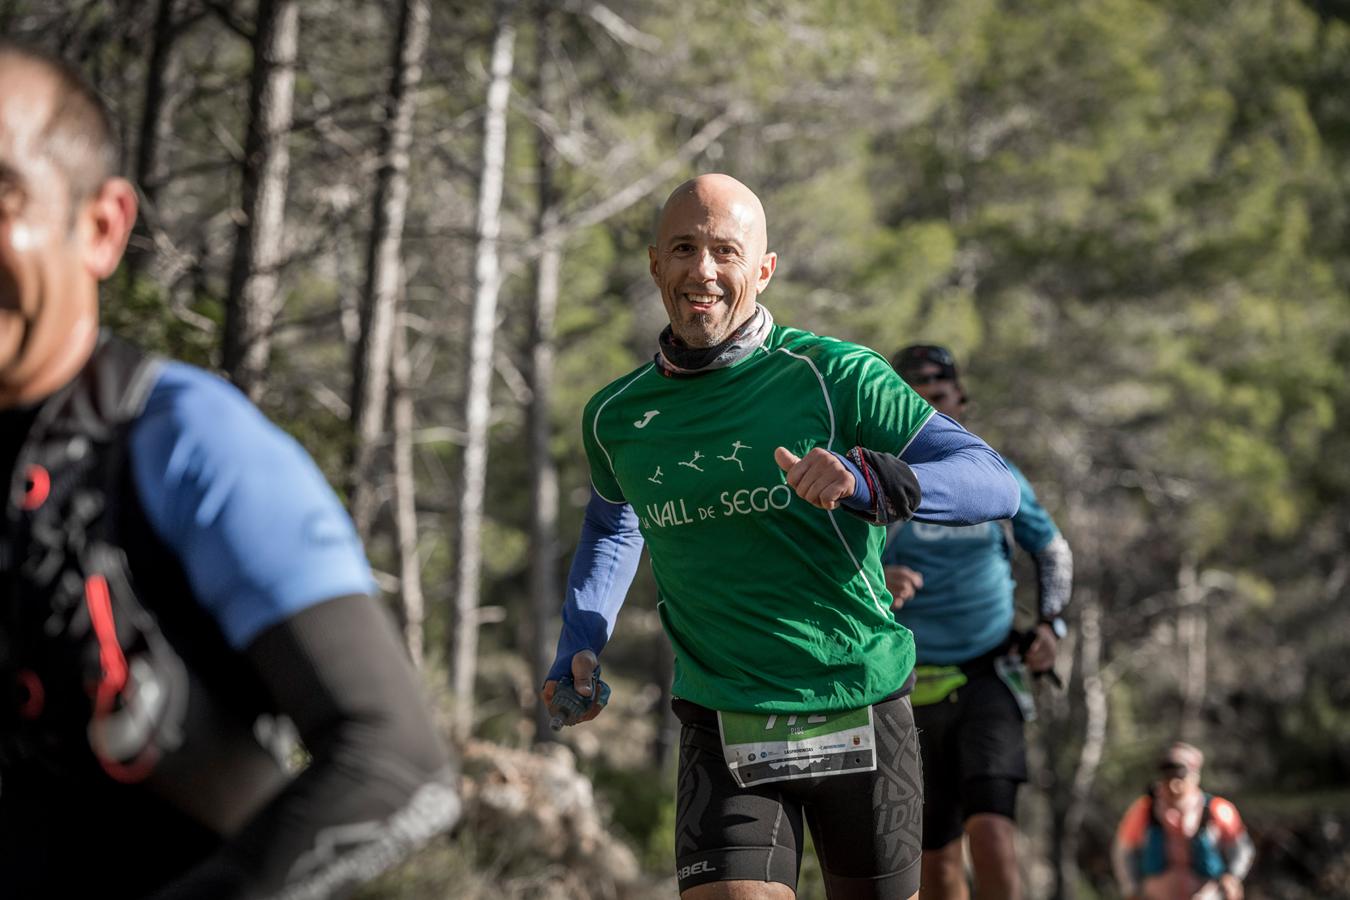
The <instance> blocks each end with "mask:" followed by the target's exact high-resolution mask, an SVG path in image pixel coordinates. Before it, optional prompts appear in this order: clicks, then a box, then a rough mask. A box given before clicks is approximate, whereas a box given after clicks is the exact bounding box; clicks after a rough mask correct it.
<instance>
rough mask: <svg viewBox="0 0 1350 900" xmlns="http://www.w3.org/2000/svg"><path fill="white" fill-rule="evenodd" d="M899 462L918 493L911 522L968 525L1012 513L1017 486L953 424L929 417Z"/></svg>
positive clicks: (984, 447) (994, 457) (989, 451)
mask: <svg viewBox="0 0 1350 900" xmlns="http://www.w3.org/2000/svg"><path fill="white" fill-rule="evenodd" d="M900 459H902V460H903V461H904V462H906V463H908V464H909V467H910V468H911V469H913V470H914V475H915V477H916V478H918V479H919V488H920V489H921V490H922V492H923V499H922V502H921V503H920V504H919V508H918V510H917V511H916V512H915V513H914V518H915V519H916V520H917V521H920V522H932V523H935V524H938V525H973V524H976V523H977V522H988V521H990V520H993V519H1010V518H1012V516H1013V515H1014V514H1015V513H1016V512H1017V504H1018V494H1019V492H1018V489H1017V481H1016V479H1014V478H1013V476H1012V473H1010V472H1009V471H1008V467H1007V465H1005V464H1004V462H1003V460H1002V458H1000V457H999V455H998V454H997V453H995V452H994V450H993V448H992V447H990V446H989V445H988V444H986V443H985V442H984V441H982V440H980V439H979V438H977V437H976V436H975V435H973V434H971V433H970V432H969V431H966V430H965V429H964V428H962V427H961V426H960V425H959V424H958V423H957V422H956V420H955V419H952V418H950V417H948V416H944V415H942V414H941V413H935V414H933V416H931V417H930V418H929V419H928V421H927V422H926V423H924V426H923V428H921V429H919V433H918V434H916V435H915V436H914V439H913V440H912V441H910V442H909V446H907V447H906V448H905V449H904V451H903V452H902V453H901V454H900Z"/></svg>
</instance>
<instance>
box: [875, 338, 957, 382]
mask: <svg viewBox="0 0 1350 900" xmlns="http://www.w3.org/2000/svg"><path fill="white" fill-rule="evenodd" d="M891 365H892V366H894V367H895V371H897V372H899V373H900V377H901V378H903V379H905V381H908V382H909V383H910V384H914V376H915V375H916V373H918V372H919V371H920V370H921V369H923V368H925V367H926V366H937V368H938V371H937V373H936V374H934V375H930V376H929V377H928V378H926V379H923V380H924V381H937V380H940V379H950V380H951V381H956V380H957V374H956V357H954V356H952V352H951V351H950V350H948V349H947V348H946V347H940V346H938V345H937V344H910V345H909V346H908V347H905V348H904V349H903V350H901V351H900V352H899V353H897V354H895V357H894V358H893V359H892V360H891Z"/></svg>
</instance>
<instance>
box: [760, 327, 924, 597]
mask: <svg viewBox="0 0 1350 900" xmlns="http://www.w3.org/2000/svg"><path fill="white" fill-rule="evenodd" d="M778 352H779V353H786V354H787V355H788V356H791V357H792V358H793V359H800V360H801V361H802V362H804V363H806V364H807V365H808V366H810V367H811V371H812V372H814V373H815V376H816V381H818V382H820V393H821V395H822V396H823V397H824V398H825V409H826V411H828V412H829V414H830V440H829V441H828V442H827V443H826V444H825V449H826V450H833V449H834V430H835V427H834V404H833V403H831V402H830V389H829V386H828V385H826V384H825V376H823V375H821V374H820V370H819V369H817V368H816V364H815V363H814V362H813V361H812V360H811V359H810V358H809V357H806V356H802V355H800V354H798V353H793V352H792V351H791V350H789V349H787V348H786V347H779V348H778ZM925 421H927V420H925ZM825 512H826V515H828V516H829V517H830V525H831V526H832V527H833V528H834V533H835V535H836V536H837V537H838V538H839V543H841V544H843V545H844V552H845V553H847V554H848V558H849V559H851V560H852V561H853V565H854V566H855V567H856V568H857V569H858V574H859V575H861V576H862V582H863V585H864V586H865V587H866V588H867V595H868V596H869V597H871V598H872V602H873V603H874V604H876V607H877V609H878V610H880V611H881V612H883V613H885V614H887V615H889V614H890V610H889V609H887V608H886V606H885V605H884V604H883V603H882V602H881V598H879V597H878V596H877V592H876V591H874V590H873V589H872V582H870V581H868V580H867V572H866V571H865V570H864V569H863V566H862V563H860V562H858V557H857V555H856V554H855V553H854V552H853V548H852V547H850V546H849V545H848V541H846V540H845V539H844V532H843V531H841V530H840V528H839V523H838V522H837V521H835V518H834V510H832V509H829V510H826V511H825Z"/></svg>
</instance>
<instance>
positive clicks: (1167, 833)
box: [1111, 742, 1255, 900]
mask: <svg viewBox="0 0 1350 900" xmlns="http://www.w3.org/2000/svg"><path fill="white" fill-rule="evenodd" d="M1204 762H1205V757H1204V754H1203V753H1201V752H1200V751H1199V750H1198V749H1196V748H1195V747H1192V746H1191V745H1190V744H1185V743H1181V742H1177V743H1175V744H1172V745H1171V746H1170V747H1168V748H1167V750H1166V751H1165V752H1164V753H1163V755H1162V758H1161V759H1160V760H1159V761H1158V774H1159V777H1158V780H1157V781H1155V782H1154V783H1153V786H1152V788H1151V789H1150V792H1149V794H1147V795H1145V796H1143V797H1140V798H1139V799H1138V800H1135V801H1134V803H1132V804H1131V805H1130V808H1129V809H1128V810H1127V811H1126V812H1125V816H1124V818H1122V819H1121V820H1120V826H1119V827H1118V828H1117V829H1116V840H1115V845H1114V847H1113V848H1112V851H1111V862H1112V864H1113V866H1114V867H1115V871H1116V880H1117V881H1118V882H1119V884H1120V891H1121V893H1122V894H1123V895H1124V896H1125V897H1126V898H1127V900H1241V898H1242V896H1243V891H1242V879H1243V878H1244V877H1246V875H1247V871H1248V870H1249V869H1250V868H1251V866H1252V858H1253V856H1254V855H1255V854H1254V851H1253V849H1252V841H1251V838H1250V837H1248V835H1247V827H1246V826H1245V825H1243V824H1242V817H1241V816H1240V815H1238V811H1237V807H1235V806H1234V805H1233V804H1232V803H1229V802H1228V801H1227V800H1225V799H1223V798H1222V797H1216V796H1213V795H1211V794H1207V793H1205V792H1204V791H1202V790H1201V789H1200V769H1201V767H1202V766H1203V765H1204Z"/></svg>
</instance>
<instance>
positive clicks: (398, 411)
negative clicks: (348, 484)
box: [390, 322, 426, 667]
mask: <svg viewBox="0 0 1350 900" xmlns="http://www.w3.org/2000/svg"><path fill="white" fill-rule="evenodd" d="M393 344H394V345H393V348H392V352H393V359H392V360H391V371H390V376H391V378H392V381H393V395H394V415H393V419H394V529H395V532H396V533H397V536H398V571H399V591H400V593H401V594H402V595H403V615H402V619H403V635H404V639H405V640H406V641H407V644H408V655H409V656H410V657H411V658H412V661H413V662H414V663H415V664H416V665H418V666H419V667H420V666H421V665H422V648H423V647H424V646H425V645H426V644H425V637H424V632H425V628H424V625H423V623H424V621H425V619H426V603H425V601H424V599H423V596H422V560H421V558H420V556H419V554H418V552H417V482H416V480H415V479H414V478H413V441H412V433H413V425H414V418H413V401H412V390H411V388H410V386H409V382H410V381H411V369H410V366H409V363H408V337H407V327H406V326H405V325H404V324H403V323H401V322H396V323H395V328H394V335H393Z"/></svg>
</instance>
